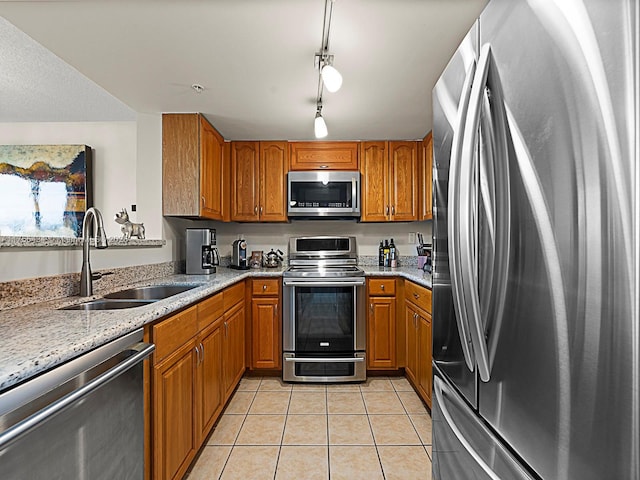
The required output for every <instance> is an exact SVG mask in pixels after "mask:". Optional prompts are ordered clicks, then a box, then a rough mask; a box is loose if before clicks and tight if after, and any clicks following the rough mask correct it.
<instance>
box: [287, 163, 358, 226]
mask: <svg viewBox="0 0 640 480" xmlns="http://www.w3.org/2000/svg"><path fill="white" fill-rule="evenodd" d="M287 184H288V187H287V199H288V210H287V214H288V215H289V217H319V218H343V217H352V218H353V217H357V218H359V217H360V172H344V171H326V170H322V171H310V172H289V174H288V181H287Z"/></svg>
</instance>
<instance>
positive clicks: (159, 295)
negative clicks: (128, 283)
mask: <svg viewBox="0 0 640 480" xmlns="http://www.w3.org/2000/svg"><path fill="white" fill-rule="evenodd" d="M196 287H199V285H151V286H148V287H135V288H128V289H126V290H121V291H119V292H113V293H109V294H108V295H105V296H104V298H106V299H125V300H126V299H134V300H163V299H165V298H169V297H171V296H173V295H177V294H179V293H182V292H186V291H188V290H191V289H193V288H196Z"/></svg>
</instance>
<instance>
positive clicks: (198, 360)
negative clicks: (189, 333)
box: [196, 345, 200, 366]
mask: <svg viewBox="0 0 640 480" xmlns="http://www.w3.org/2000/svg"><path fill="white" fill-rule="evenodd" d="M197 365H200V347H199V346H198V345H196V366H197Z"/></svg>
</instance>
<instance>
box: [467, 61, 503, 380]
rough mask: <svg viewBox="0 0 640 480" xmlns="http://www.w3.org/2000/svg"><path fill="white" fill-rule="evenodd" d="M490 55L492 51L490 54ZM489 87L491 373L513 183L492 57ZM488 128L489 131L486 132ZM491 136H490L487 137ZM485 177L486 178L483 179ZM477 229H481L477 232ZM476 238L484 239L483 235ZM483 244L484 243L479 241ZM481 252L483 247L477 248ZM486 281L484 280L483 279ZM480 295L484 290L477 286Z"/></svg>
mask: <svg viewBox="0 0 640 480" xmlns="http://www.w3.org/2000/svg"><path fill="white" fill-rule="evenodd" d="M489 55H490V54H489ZM488 68H489V73H488V77H487V88H485V91H484V93H483V114H482V115H481V118H482V120H481V121H482V127H481V130H480V131H481V135H482V137H481V138H482V139H486V140H488V141H486V142H485V146H486V152H484V153H485V155H482V153H483V150H482V149H481V150H480V152H481V157H480V170H481V175H480V178H481V182H480V184H481V186H480V189H479V191H480V193H479V194H480V197H481V203H482V204H483V205H484V207H485V211H486V213H487V219H486V220H487V223H488V231H489V236H490V242H491V253H492V255H491V259H490V260H491V262H490V264H489V265H482V268H483V270H485V269H486V270H487V271H488V272H489V275H484V279H489V281H488V282H486V283H487V285H486V287H487V288H485V289H484V291H483V296H482V297H481V298H480V299H479V301H480V311H481V315H482V316H481V319H483V320H484V332H485V335H484V337H481V338H486V344H487V350H488V355H489V360H488V361H489V376H490V375H491V370H492V367H493V363H494V360H495V356H496V350H497V348H498V338H499V334H498V333H499V332H500V331H501V328H502V321H503V319H504V309H505V305H506V302H507V285H508V282H507V280H508V274H509V259H510V255H511V185H510V180H509V178H510V176H509V158H508V156H509V153H508V126H507V125H508V121H507V113H506V107H505V102H504V93H503V90H502V83H501V81H500V77H499V74H498V70H497V68H496V66H495V63H494V62H493V59H492V58H490V59H489V62H488ZM483 132H486V135H484V134H483ZM486 137H488V138H486ZM483 179H484V181H483ZM476 233H477V232H476ZM475 238H477V239H478V242H479V241H480V236H479V235H476V236H475ZM478 247H480V245H478ZM477 252H480V248H478V249H477ZM479 285H484V283H479ZM477 292H478V295H480V290H479V289H478V290H477Z"/></svg>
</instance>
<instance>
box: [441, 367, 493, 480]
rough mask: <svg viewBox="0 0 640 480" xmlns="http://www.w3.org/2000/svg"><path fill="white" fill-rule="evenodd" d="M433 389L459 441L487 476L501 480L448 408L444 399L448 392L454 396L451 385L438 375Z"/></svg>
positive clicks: (446, 419) (444, 415) (445, 417)
mask: <svg viewBox="0 0 640 480" xmlns="http://www.w3.org/2000/svg"><path fill="white" fill-rule="evenodd" d="M433 390H434V393H435V397H436V401H437V402H438V407H439V408H440V411H441V412H442V416H443V417H444V419H445V421H446V422H447V424H448V426H449V428H451V431H452V432H453V434H454V435H455V436H456V438H457V439H458V442H460V445H462V446H463V447H464V449H465V450H466V451H467V452H468V453H469V455H471V457H472V458H473V459H474V461H475V462H476V463H477V464H478V466H479V467H480V468H482V470H483V471H484V473H486V474H487V476H488V477H489V478H491V480H501V479H500V477H499V476H498V475H496V473H495V472H494V471H493V470H492V469H491V467H489V465H487V463H486V462H485V461H484V460H483V459H482V457H481V456H480V454H479V453H478V452H477V451H476V450H475V449H474V448H473V446H472V445H471V444H470V443H469V441H468V440H467V439H466V438H465V436H464V434H463V433H462V432H461V431H460V429H459V428H458V426H457V425H456V423H455V421H454V420H453V418H452V416H451V413H449V410H448V409H447V404H446V403H445V400H444V397H445V395H446V394H447V393H449V396H450V397H453V395H451V390H450V389H449V387H448V386H447V385H446V384H445V383H444V382H443V381H442V380H440V378H439V377H438V376H437V375H436V376H434V377H433Z"/></svg>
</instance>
